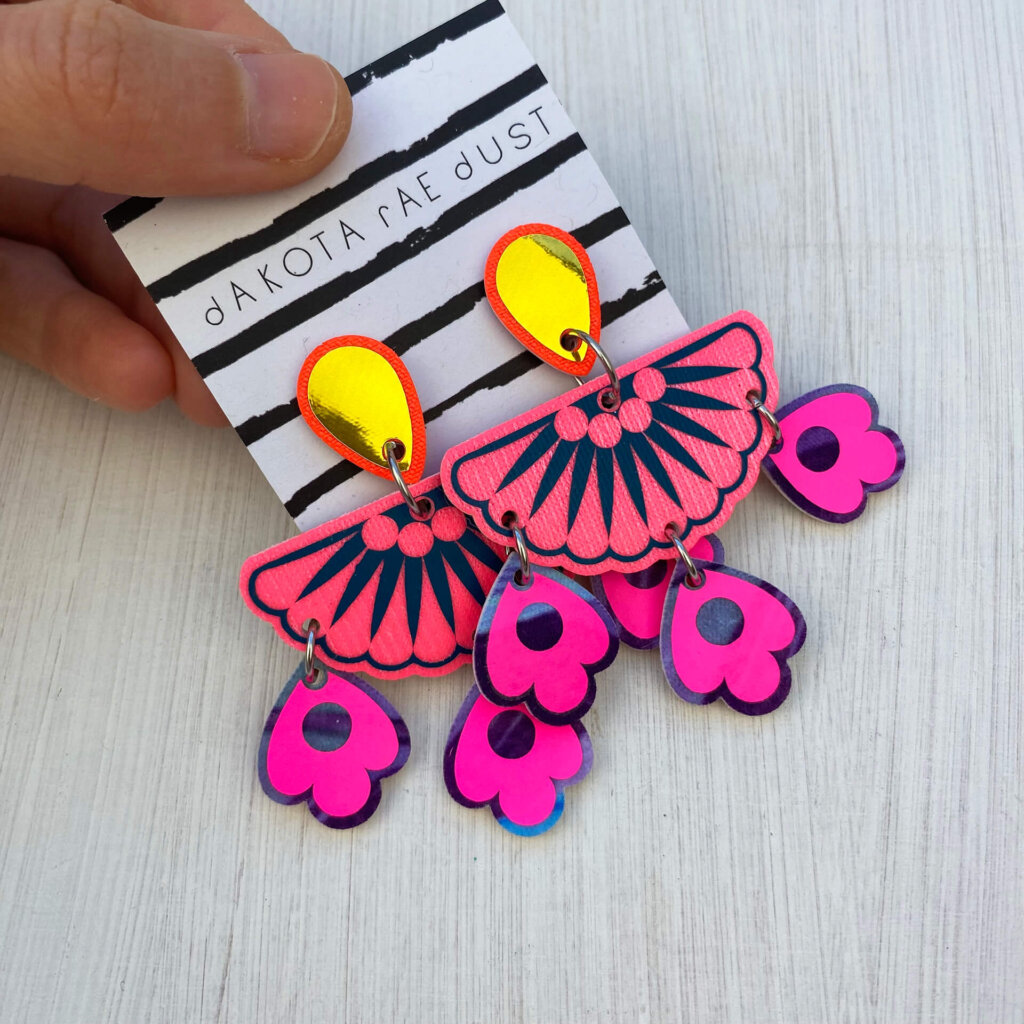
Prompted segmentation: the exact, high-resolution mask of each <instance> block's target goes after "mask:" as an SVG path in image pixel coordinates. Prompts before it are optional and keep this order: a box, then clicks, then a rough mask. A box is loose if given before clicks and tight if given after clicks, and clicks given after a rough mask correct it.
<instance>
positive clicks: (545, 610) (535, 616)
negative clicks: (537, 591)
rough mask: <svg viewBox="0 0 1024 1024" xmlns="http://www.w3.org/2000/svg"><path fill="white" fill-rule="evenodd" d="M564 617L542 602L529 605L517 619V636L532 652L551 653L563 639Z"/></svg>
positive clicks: (555, 609)
mask: <svg viewBox="0 0 1024 1024" xmlns="http://www.w3.org/2000/svg"><path fill="white" fill-rule="evenodd" d="M563 628H564V627H563V624H562V616H561V615H560V614H559V611H558V609H557V608H554V607H552V606H551V605H549V604H544V603H543V602H540V601H535V602H534V603H533V604H528V605H527V606H526V607H525V608H524V609H523V610H522V611H521V612H520V613H519V617H518V618H517V619H516V636H517V637H519V642H520V643H521V644H522V645H523V646H524V647H525V648H527V649H528V650H531V651H549V650H551V648H552V647H554V646H555V644H557V643H558V641H559V640H561V639H562V631H563Z"/></svg>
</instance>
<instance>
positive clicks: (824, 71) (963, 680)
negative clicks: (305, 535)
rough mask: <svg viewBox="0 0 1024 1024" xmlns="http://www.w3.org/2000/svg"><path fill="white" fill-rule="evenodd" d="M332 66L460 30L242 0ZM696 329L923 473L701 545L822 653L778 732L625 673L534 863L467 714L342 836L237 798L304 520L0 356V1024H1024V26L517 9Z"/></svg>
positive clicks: (421, 723)
mask: <svg viewBox="0 0 1024 1024" xmlns="http://www.w3.org/2000/svg"><path fill="white" fill-rule="evenodd" d="M258 6H259V7H260V8H261V9H262V10H264V11H265V12H267V13H269V14H270V15H272V16H273V17H275V19H276V20H277V21H278V23H279V24H281V25H282V26H283V28H284V29H285V30H286V31H287V32H288V33H289V35H290V36H291V37H292V39H293V40H294V41H295V42H296V44H297V45H300V46H304V47H309V48H314V49H318V50H320V51H321V52H324V53H325V54H327V55H328V56H330V57H331V58H333V59H334V60H335V61H336V62H338V64H339V65H340V66H342V67H344V68H354V67H356V66H358V65H360V64H362V63H364V62H365V61H367V60H369V59H371V58H372V57H374V56H376V55H378V54H379V53H382V52H384V51H385V50H386V49H388V48H390V47H392V46H394V45H395V44H398V43H400V42H402V41H404V40H405V39H407V38H409V37H411V36H413V35H415V34H417V33H418V32H420V31H422V30H424V29H426V28H428V27H429V26H431V25H432V24H434V23H436V22H437V21H438V20H440V19H441V18H443V17H446V16H449V15H451V14H453V13H455V12H456V11H457V10H459V9H460V8H461V7H462V6H463V4H462V3H461V2H459V0H432V2H429V3H423V2H414V0H393V2H391V3H388V4H379V3H373V2H369V0H352V2H348V3H329V2H327V0H319V2H317V0H301V2H300V0H264V2H262V3H259V4H258ZM508 6H509V9H510V12H511V14H512V16H513V18H514V19H515V21H516V23H517V24H518V26H519V27H520V30H521V31H522V33H523V35H524V37H525V38H526V40H527V42H528V44H529V45H530V46H531V47H532V48H533V49H534V50H535V52H536V54H537V57H538V59H539V61H540V63H541V65H542V67H544V68H545V69H546V70H547V71H548V73H549V75H550V77H551V79H552V81H553V84H554V86H555V89H556V91H557V92H558V93H559V95H560V96H561V97H562V98H563V100H564V101H565V103H566V105H567V107H568V109H569V111H570V113H571V114H572V116H573V118H574V119H575V120H576V121H577V123H578V124H579V125H580V128H581V130H582V131H583V133H584V134H585V136H586V138H587V140H588V142H589V144H590V146H591V147H592V149H593V151H594V153H595V156H596V157H597V159H598V161H599V162H600V163H601V165H602V167H603V168H604V170H605V172H606V173H607V175H608V177H609V179H610V181H611V182H612V185H613V187H614V188H615V189H616V190H617V192H618V193H619V196H620V198H621V200H622V201H623V204H624V205H625V207H626V209H627V210H628V211H629V212H630V213H631V215H632V216H633V219H634V221H635V222H636V224H637V227H638V230H639V232H640V234H641V236H642V237H643V239H644V240H645V242H646V243H647V244H648V246H649V248H650V251H651V253H652V255H653V256H654V259H655V261H656V262H657V263H658V265H659V266H660V267H661V269H662V271H663V273H664V275H665V277H666V279H667V281H668V283H669V286H670V288H671V289H672V291H673V293H674V295H675V296H676V298H677V299H678V301H679V304H680V306H681V308H682V309H683V311H684V313H685V314H686V316H687V318H688V319H689V320H690V322H691V323H693V324H701V323H705V322H707V321H709V320H712V319H714V318H716V317H718V316H720V315H723V314H725V313H728V312H730V311H732V310H733V309H736V308H738V307H747V308H749V309H751V310H754V311H756V312H757V313H758V314H759V315H760V316H762V317H763V319H764V320H765V322H766V323H767V324H768V325H769V327H770V328H771V329H772V331H773V333H774V335H775V338H776V341H777V346H778V351H779V371H780V377H781V381H782V384H783V387H784V391H785V393H786V394H788V395H791V396H792V395H795V394H797V393H799V392H800V391H801V390H804V389H807V388H810V387H812V386H815V385H818V384H821V383H827V382H830V381H836V380H840V381H841V380H851V381H855V382H859V383H863V384H865V385H867V386H868V387H870V388H871V389H872V390H873V391H874V392H875V394H876V395H877V396H878V398H879V401H880V404H881V406H882V409H883V410H884V413H885V420H886V421H887V422H889V423H891V424H892V425H893V426H895V427H897V429H899V431H900V432H901V434H902V435H903V438H904V440H905V441H906V445H907V450H908V455H909V468H908V470H907V474H906V476H905V479H904V481H903V482H902V484H901V485H900V486H899V487H898V488H897V490H895V491H893V492H890V493H888V494H885V495H881V496H878V497H877V498H876V499H875V500H874V501H873V502H872V507H871V508H870V509H869V512H868V514H867V515H866V516H865V517H864V518H863V519H862V520H860V521H859V522H857V523H855V524H854V525H852V526H850V527H848V528H845V529H841V528H829V527H827V526H825V525H823V524H818V523H815V522H813V521H811V520H808V519H805V518H803V517H801V516H800V515H799V514H798V513H796V512H795V511H792V510H791V509H790V508H789V506H788V505H786V503H785V502H784V501H783V500H782V499H781V498H780V497H779V496H778V495H776V494H775V493H774V492H773V491H772V490H771V488H770V487H768V486H767V485H762V486H761V487H759V488H758V491H757V493H755V494H754V495H753V496H752V497H751V498H750V499H749V501H747V502H745V503H744V504H743V506H742V508H741V509H740V510H739V512H738V513H737V515H736V517H735V518H734V520H733V521H732V522H731V523H730V524H729V526H728V527H727V528H726V530H725V531H724V533H723V539H724V541H725V543H726V546H727V550H728V554H729V557H730V560H731V561H732V562H733V563H734V564H736V565H739V566H742V567H745V568H748V569H749V570H751V571H753V572H757V573H760V574H762V575H764V576H765V577H766V578H768V579H770V580H773V581H774V582H776V583H778V584H779V585H780V586H782V587H783V588H784V589H785V590H787V591H788V592H789V593H790V594H791V595H792V596H793V597H794V598H795V599H796V600H797V602H798V603H799V604H800V606H801V607H802V609H803V610H804V612H805V614H806V617H807V621H808V627H809V632H810V635H809V639H808V642H807V645H806V647H805V649H804V651H803V652H802V653H801V654H800V655H799V656H798V657H797V658H796V659H795V662H794V668H795V685H794V689H793V694H792V696H791V698H790V700H789V701H788V703H787V704H786V705H784V707H783V708H782V709H781V710H780V711H779V712H778V713H777V714H775V715H773V716H769V717H768V718H767V719H765V720H748V719H745V718H742V717H740V716H737V715H735V714H731V713H729V712H728V711H727V710H723V709H721V708H718V707H713V708H709V709H701V708H695V707H691V706H688V705H684V704H682V703H681V702H679V701H677V700H675V699H674V698H672V696H671V694H670V693H669V691H668V688H667V686H666V685H665V684H664V682H663V680H662V679H661V678H660V674H659V667H658V662H657V658H656V657H655V656H654V655H650V654H648V655H642V654H637V653H635V652H627V653H626V654H624V655H623V656H621V657H620V659H619V661H618V662H617V664H616V665H615V667H614V669H613V670H611V671H610V672H608V673H607V675H606V676H605V677H604V683H603V687H602V692H601V695H600V699H599V702H598V706H597V707H596V708H595V710H594V711H593V713H592V714H591V716H590V718H589V719H588V724H589V727H590V729H591V733H592V735H593V738H594V743H595V748H596V751H597V763H596V765H595V768H594V771H593V773H592V774H591V776H590V777H589V778H588V779H587V780H586V782H584V783H583V784H582V785H581V786H579V787H577V788H576V789H575V790H573V791H570V794H569V806H568V808H567V811H566V814H565V818H564V820H563V822H562V823H561V824H560V825H559V826H558V827H557V828H556V829H555V830H553V831H552V832H551V833H549V834H548V835H547V836H545V837H543V838H541V839H538V840H534V841H524V840H520V839H517V838H515V837H513V836H510V835H507V834H505V833H503V832H502V831H501V830H500V829H498V828H497V827H496V826H495V825H494V823H493V822H491V821H490V820H488V818H487V813H486V812H477V813H472V812H470V811H467V810H465V809H463V808H461V807H458V806H457V805H455V804H454V803H453V802H452V801H451V800H450V799H449V798H448V796H447V793H446V792H445V790H444V786H443V783H442V781H441V778H440V761H441V750H442V747H443V743H444V737H445V734H446V731H447V728H448V724H449V722H450V720H451V718H452V717H453V715H454V713H455V710H456V708H457V707H458V705H459V702H460V700H461V698H462V696H463V693H464V692H465V690H466V689H467V688H468V686H469V682H470V679H469V675H468V674H467V673H466V672H465V671H463V672H462V673H460V674H459V675H458V676H457V677H455V678H454V679H451V678H450V679H448V680H443V681H439V682H433V683H422V682H418V681H417V682H409V683H392V684H386V685H384V687H383V689H384V691H385V692H386V694H387V695H388V696H389V697H390V698H391V699H393V700H394V701H396V702H397V703H398V704H399V706H400V707H401V708H402V710H403V712H404V714H405V716H406V718H407V720H408V722H409V725H410V728H411V730H412V734H413V743H414V746H413V753H412V757H411V759H410V761H409V764H408V766H407V767H406V768H405V770H404V771H403V772H402V773H401V774H400V775H398V776H397V777H395V778H394V779H392V780H390V782H389V783H386V784H385V786H386V788H385V797H384V801H383V804H382V807H381V809H380V811H379V813H378V815H377V816H376V817H375V818H374V819H373V821H372V822H371V823H370V824H368V825H367V826H365V827H363V828H360V829H357V830H355V831H354V832H352V833H349V834H338V833H335V832H331V831H330V830H328V829H325V828H323V827H321V826H319V825H318V824H317V823H316V822H315V821H313V820H312V818H311V817H310V816H309V815H308V814H307V813H306V812H305V810H304V809H302V808H291V809H288V808H282V807H280V806H277V805H275V804H273V803H271V802H270V801H269V800H267V799H266V798H265V797H264V795H263V794H262V792H261V791H260V788H259V785H258V782H257V780H256V776H255V772H254V767H253V765H254V756H255V750H256V745H257V740H258V736H259V731H260V728H261V725H262V722H263V718H264V715H265V713H266V711H267V709H268V708H269V707H270V705H271V703H272V702H273V699H274V697H275V696H276V693H277V691H278V689H279V688H280V686H281V685H282V684H283V682H284V680H285V679H286V677H287V675H288V673H289V671H290V670H291V668H292V667H293V663H294V661H295V659H294V658H293V657H292V656H291V655H290V654H289V653H288V652H286V651H285V649H284V648H283V646H282V645H281V644H280V643H279V642H278V641H276V640H275V638H274V637H273V635H272V633H271V631H270V630H269V629H267V628H266V627H265V626H264V625H262V624H261V623H259V622H257V621H256V620H255V619H254V618H253V617H252V616H250V615H249V614H248V613H247V612H246V611H245V609H244V608H243V606H242V603H241V601H240V600H239V598H238V597H237V594H236V591H235V578H236V572H237V570H238V567H239V565H240V563H241V561H242V559H243V557H244V556H245V555H247V554H249V553H251V552H252V551H255V550H258V549H260V548H262V547H264V546H266V545H269V544H270V543H272V542H274V541H276V540H278V539H280V538H282V537H284V536H286V535H287V534H288V532H289V526H288V517H287V516H286V514H285V513H284V511H283V510H282V509H281V508H280V506H279V505H278V504H277V501H276V499H275V498H274V497H273V495H272V493H271V491H270V488H269V487H268V486H267V485H266V484H265V483H264V481H263V480H262V478H261V477H260V476H259V474H258V473H257V471H256V469H255V467H254V465H253V464H252V463H251V461H250V460H249V458H248V456H247V455H246V453H245V451H244V450H243V448H242V446H241V445H240V444H239V443H238V442H237V440H236V439H235V438H234V437H233V436H232V435H230V434H229V433H226V432H225V433H220V434H212V433H208V432H205V431H203V430H200V429H199V428H197V427H193V426H190V425H189V424H187V423H185V422H184V421H183V420H182V419H181V418H180V417H179V416H178V415H177V414H176V412H175V410H174V409H173V408H162V409H159V410H157V411H155V412H153V413H151V414H148V415H144V416H138V417H131V416H126V415H119V414H113V413H110V412H108V411H106V410H105V409H102V408H100V407H98V406H95V405H91V404H89V403H87V402H85V401H84V400H81V399H78V398H75V397H73V396H71V395H69V394H65V393H64V392H63V391H61V390H60V388H59V387H58V386H57V385H55V384H53V383H51V382H50V381H48V380H45V379H43V378H42V377H41V376H40V375H38V374H36V373H34V372H32V371H29V370H27V369H24V368H21V367H19V366H15V365H13V364H12V363H10V362H8V361H4V362H2V363H0V466H2V467H3V486H2V490H0V509H2V516H0V580H2V586H0V666H2V668H0V673H2V678H0V820H2V821H3V826H2V828H0V1020H3V1021H12V1022H14V1021H17V1022H32V1024H35V1022H55V1024H72V1022H107V1021H116V1022H131V1024H140V1022H146V1021H155V1022H164V1021H172V1022H179V1021H189V1022H191V1021H203V1022H205V1021H228V1022H235V1021H238V1022H254V1021H268V1022H278V1021H289V1022H293V1021H295V1022H299V1021H310V1022H323V1021H328V1020H338V1021H347V1022H352V1024H355V1022H383V1021H402V1022H404V1021H410V1022H417V1024H418V1022H422V1021H444V1022H446V1024H447V1022H494V1021H503V1022H504V1021H530V1022H543V1024H552V1022H570V1024H578V1022H583V1021H586V1022H592V1021H615V1022H619V1021H659V1022H660V1021H678V1020H693V1021H701V1022H718V1021H729V1022H733V1021H735V1022H743V1024H750V1022H762V1021H763V1022H786V1024H800V1022H808V1024H822V1022H847V1021H898V1022H901V1024H902V1022H909V1021H941V1022H949V1021H966V1022H981V1021H984V1022H1008V1021H1020V1020H1022V1019H1024V972H1022V970H1021V967H1022V964H1024V869H1022V850H1021V835H1022V810H1021V797H1020V793H1021V777H1022V771H1024V763H1022V753H1021V742H1020V739H1021V734H1022V728H1024V721H1022V683H1024V680H1022V670H1021V669H1022V660H1024V658H1022V654H1024V651H1022V640H1021V608H1022V596H1024V537H1022V530H1021V521H1022V517H1024V484H1022V480H1024V465H1022V461H1024V459H1022V454H1024V415H1022V408H1024V403H1022V400H1021V390H1022V384H1024V356H1022V352H1024V345H1022V344H1021V340H1020V322H1021V316H1022V312H1024V310H1022V287H1021V281H1022V280H1024V248H1022V244H1021V238H1022V237H1024V184H1022V166H1024V151H1022V150H1024V147H1022V134H1021V123H1022V121H1024V89H1022V85H1021V83H1022V78H1021V75H1020V53H1021V52H1022V47H1024V18H1022V14H1024V10H1022V8H1021V5H1020V4H1019V3H1018V2H1016V0H1002V2H1000V0H988V2H982V3H977V4H971V5H965V4H960V3H957V2H956V0H942V2H939V0H936V2H934V3H929V4H908V3H902V2H899V0H891V2H889V3H883V2H881V0H874V2H869V3H864V4H858V5H854V4H844V5H839V4H834V3H827V2H824V0H823V2H820V3H817V4H815V3H810V4H791V3H787V2H785V0H768V2H765V0H756V2H755V0H737V2H735V3H731V4H721V3H715V2H713V0H686V2H683V3H674V2H669V0H660V2H655V0H651V2H648V3H645V4H643V5H638V4H631V5H625V4H621V3H615V2H613V0H603V2H594V3H587V4H583V3H582V2H580V0H570V2H566V3H564V4H551V3H545V2H540V0H509V3H508Z"/></svg>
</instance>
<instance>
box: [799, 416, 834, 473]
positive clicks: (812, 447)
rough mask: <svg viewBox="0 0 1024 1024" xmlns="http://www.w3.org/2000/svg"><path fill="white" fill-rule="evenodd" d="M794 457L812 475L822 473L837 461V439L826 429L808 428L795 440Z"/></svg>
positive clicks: (819, 427)
mask: <svg viewBox="0 0 1024 1024" xmlns="http://www.w3.org/2000/svg"><path fill="white" fill-rule="evenodd" d="M796 457H797V458H798V459H799V460H800V464H801V465H802V466H803V467H804V468H805V469H809V470H810V471H811V472H812V473H824V472H825V471H826V470H828V469H831V468H832V467H833V466H834V465H835V464H836V463H837V462H838V461H839V438H838V437H836V435H835V434H833V433H832V431H831V430H829V429H828V427H822V426H813V427H808V428H807V429H806V430H805V431H804V432H803V433H802V434H801V435H800V436H799V437H798V438H797V439H796Z"/></svg>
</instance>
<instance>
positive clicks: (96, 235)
mask: <svg viewBox="0 0 1024 1024" xmlns="http://www.w3.org/2000/svg"><path fill="white" fill-rule="evenodd" d="M0 82H2V83H3V87H2V88H0V351H5V352H7V353H9V354H10V355H13V356H15V357H16V358H18V359H22V360H24V361H25V362H27V363H31V364H32V365H33V366H37V367H39V369H41V370H44V371H45V372H47V373H51V374H53V376H54V377H56V378H57V379H58V380H59V381H61V382H62V383H63V384H65V385H67V386H68V387H69V388H72V389H73V390H75V391H78V392H79V393H81V394H83V395H87V396H88V397H90V398H94V399H98V400H99V401H102V402H106V403H107V404H109V405H112V406H115V407H116V408H119V409H145V408H148V407H149V406H151V405H154V404H156V403H157V402H159V401H161V400H162V399H164V398H166V397H168V396H170V395H173V396H174V397H175V399H176V400H177V402H178V405H179V406H180V407H181V409H182V411H183V412H184V413H185V414H186V415H187V416H190V417H191V418H192V419H194V420H196V421H197V422H200V423H209V424H211V425H213V424H220V423H223V422H224V417H223V414H222V413H221V411H220V409H219V407H218V406H217V404H216V402H214V400H213V398H212V396H211V395H210V393H209V392H208V391H207V390H206V386H205V385H204V384H203V382H202V379H201V378H200V377H199V374H198V373H197V372H196V370H195V369H194V367H193V366H192V364H191V362H189V360H188V357H187V356H186V355H185V353H184V352H183V350H182V348H181V346H180V345H179V344H178V342H177V340H176V339H175V338H174V336H173V335H172V334H171V332H170V331H169V330H168V328H167V325H166V324H165V323H164V322H163V319H162V318H161V316H160V314H159V313H158V312H157V310H156V307H155V305H154V304H153V302H152V301H151V300H150V298H149V296H148V295H147V294H146V292H145V290H144V289H143V287H142V285H141V284H140V283H139V281H138V279H137V278H136V277H135V274H134V273H133V272H132V270H131V268H130V267H129V265H128V263H127V261H126V260H125V258H124V257H123V256H122V254H121V251H120V249H119V248H118V246H117V245H116V243H115V242H114V240H113V239H112V238H111V236H110V235H109V233H108V232H107V230H106V227H105V226H104V224H103V221H102V219H101V214H102V213H103V212H104V211H105V210H107V209H109V208H110V207H111V206H113V205H114V204H115V203H116V202H117V200H118V198H119V196H118V195H111V194H109V193H122V194H140V195H149V196H165V195H175V194H179V195H180V194H191V195H197V194H202V193H228V192H256V191H262V190H264V189H275V188H282V187H284V186H286V185H293V184H295V183H297V182H299V181H302V180H303V179H305V178H308V177H310V176H311V175H313V174H315V173H317V172H318V171H320V170H321V169H322V168H323V167H324V166H326V164H328V163H329V162H330V161H331V160H332V159H333V158H334V156H335V155H336V154H337V152H338V150H339V149H340V148H341V145H342V143H343V142H344V141H345V137H346V135H347V134H348V128H349V123H350V120H351V115H352V101H351V99H350V97H349V94H348V90H347V89H346V87H345V82H344V80H343V79H342V77H341V76H340V75H339V74H338V72H337V71H335V70H334V69H333V68H332V67H330V65H328V64H326V63H325V62H324V61H322V60H320V59H319V58H318V57H313V56H309V55H306V54H299V53H297V52H295V51H294V50H292V48H291V47H290V46H289V45H288V42H287V41H286V40H285V39H284V37H283V36H281V35H280V33H278V32H277V31H276V30H274V29H273V28H271V27H270V26H269V25H268V24H267V23H266V22H265V21H263V19H262V18H260V17H259V16H258V15H257V14H256V13H255V12H254V11H252V10H251V9H250V8H249V7H248V6H247V5H246V4H245V3H243V2H242V0H122V2H114V0H32V2H28V3H19V2H14V3H9V2H6V0H0ZM5 175H6V177H5Z"/></svg>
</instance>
